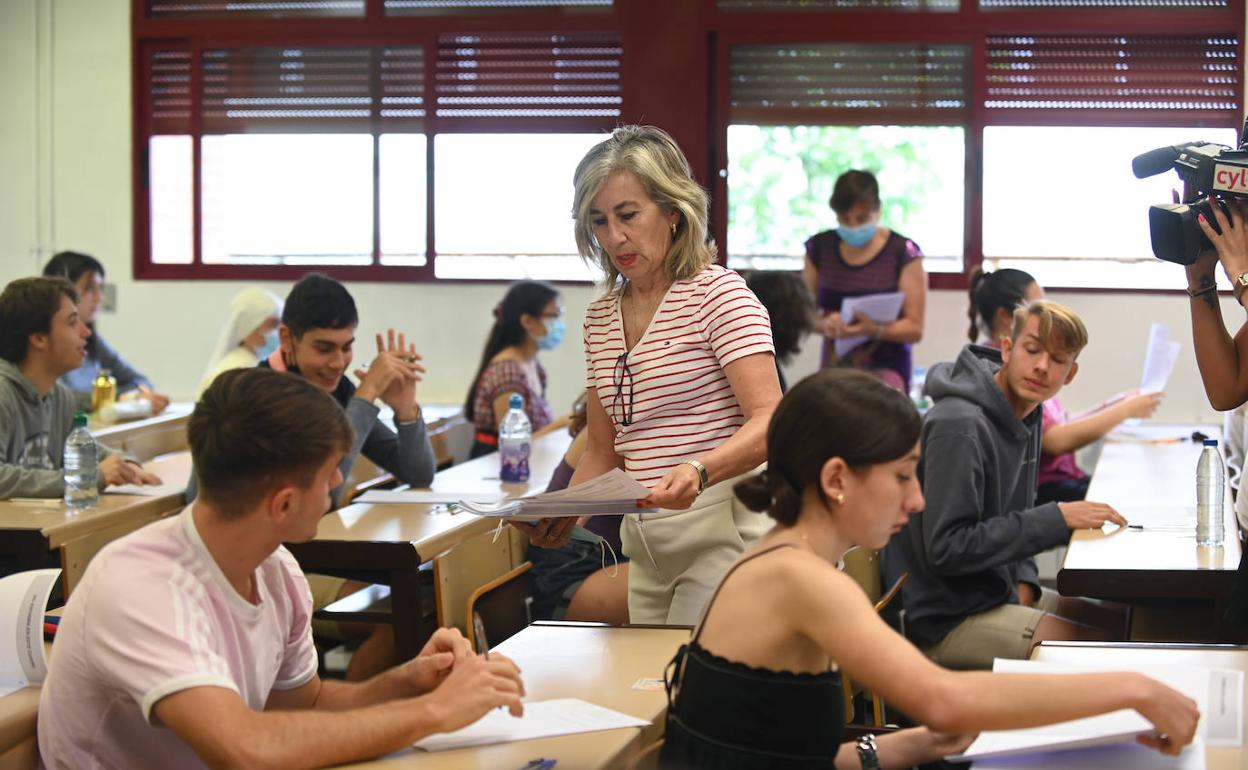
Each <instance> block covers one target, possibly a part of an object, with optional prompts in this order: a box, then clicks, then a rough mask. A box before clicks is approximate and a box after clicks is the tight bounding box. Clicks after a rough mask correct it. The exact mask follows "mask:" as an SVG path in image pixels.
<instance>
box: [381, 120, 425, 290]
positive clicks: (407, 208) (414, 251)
mask: <svg viewBox="0 0 1248 770" xmlns="http://www.w3.org/2000/svg"><path fill="white" fill-rule="evenodd" d="M380 152H381V164H380V165H381V264H383V265H409V266H410V265H417V266H418V265H423V264H425V243H426V237H427V234H426V230H427V224H426V220H427V219H428V217H427V216H426V214H427V211H428V197H427V196H426V195H425V190H426V178H425V176H426V174H425V169H426V168H427V167H428V165H429V164H428V163H426V160H425V135H424V134H382V136H381V144H380Z"/></svg>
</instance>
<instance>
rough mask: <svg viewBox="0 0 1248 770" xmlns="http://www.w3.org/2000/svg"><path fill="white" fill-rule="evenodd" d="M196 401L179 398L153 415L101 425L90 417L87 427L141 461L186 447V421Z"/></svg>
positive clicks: (105, 440)
mask: <svg viewBox="0 0 1248 770" xmlns="http://www.w3.org/2000/svg"><path fill="white" fill-rule="evenodd" d="M194 409H195V404H194V403H193V402H191V401H178V402H175V403H172V404H170V405H169V407H168V408H167V409H165V411H164V412H162V413H160V414H159V415H157V416H156V417H148V418H146V419H143V420H132V421H130V422H118V423H112V424H109V425H102V424H100V423H99V421H98V420H93V421H92V422H91V423H90V424H89V425H88V428H89V429H90V431H91V435H92V436H95V439H96V440H97V441H99V442H100V443H101V444H103V445H104V446H107V447H110V448H112V449H118V450H120V451H122V452H128V453H130V454H132V455H134V456H135V457H137V458H138V459H139V460H140V461H141V462H147V461H148V460H150V459H152V458H153V457H157V456H159V455H164V454H169V453H171V452H180V451H182V450H183V449H186V447H187V443H186V424H187V423H188V422H190V419H191V412H192V411H194Z"/></svg>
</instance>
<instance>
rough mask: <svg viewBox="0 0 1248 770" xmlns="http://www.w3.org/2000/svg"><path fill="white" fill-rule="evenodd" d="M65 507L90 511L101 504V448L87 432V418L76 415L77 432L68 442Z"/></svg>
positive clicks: (68, 438)
mask: <svg viewBox="0 0 1248 770" xmlns="http://www.w3.org/2000/svg"><path fill="white" fill-rule="evenodd" d="M63 468H64V471H65V505H66V506H67V507H69V508H90V507H92V506H93V505H95V504H96V503H98V502H99V500H100V484H99V482H100V447H99V444H96V443H95V439H94V438H92V437H91V434H90V433H89V432H87V414H86V412H78V413H77V414H75V415H74V429H73V430H72V431H70V434H69V436H68V437H67V438H66V439H65V456H64V464H63Z"/></svg>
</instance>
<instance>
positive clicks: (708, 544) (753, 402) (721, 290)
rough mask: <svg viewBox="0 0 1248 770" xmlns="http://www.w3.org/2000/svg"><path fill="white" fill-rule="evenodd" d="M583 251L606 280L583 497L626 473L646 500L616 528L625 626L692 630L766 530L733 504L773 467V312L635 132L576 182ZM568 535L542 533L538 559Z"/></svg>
mask: <svg viewBox="0 0 1248 770" xmlns="http://www.w3.org/2000/svg"><path fill="white" fill-rule="evenodd" d="M574 182H575V187H576V190H575V202H574V206H573V216H574V217H575V219H576V240H577V246H578V248H579V250H580V253H581V255H582V256H583V257H584V258H585V259H586V260H588V261H589V262H591V263H593V264H595V265H597V266H598V267H600V268H601V269H602V270H603V272H604V273H605V275H606V280H605V287H606V293H605V294H604V295H603V296H602V297H601V298H599V299H597V300H595V301H594V302H593V303H591V304H590V306H589V308H588V310H587V311H586V317H585V329H584V335H585V355H586V361H587V369H588V378H589V386H588V390H589V393H588V402H587V414H588V419H589V424H588V429H587V430H588V438H587V444H588V445H587V448H586V451H585V455H584V457H583V458H582V460H581V462H580V463H579V465H578V466H577V469H576V473H575V475H574V476H573V478H572V483H573V484H576V483H580V482H582V481H586V480H588V479H591V478H593V477H595V476H598V475H601V474H603V473H606V472H607V471H609V470H611V469H612V468H623V469H624V470H625V471H627V472H628V473H629V474H631V475H632V476H633V477H634V478H636V479H637V480H638V481H640V482H641V483H643V484H646V485H647V486H649V487H650V492H651V493H650V496H649V497H648V498H646V499H645V500H644V501H642V503H643V504H644V505H645V506H646V507H657V508H660V509H661V510H659V511H658V512H657V513H652V514H640V515H629V516H626V517H625V520H624V524H623V526H622V528H621V539H622V540H623V546H624V553H625V554H627V555H628V556H629V558H630V559H632V562H631V564H632V567H631V569H630V572H629V584H628V589H629V590H628V608H629V619H630V620H631V621H632V622H634V623H693V622H694V621H696V619H697V618H698V616H699V614H700V613H701V611H702V608H703V606H704V605H705V604H706V602H707V600H708V599H709V598H710V594H711V591H712V590H713V589H714V587H715V585H716V583H717V582H718V581H719V579H720V578H721V577H722V576H723V573H724V570H725V569H727V567H728V565H729V564H731V563H732V562H733V560H734V559H735V558H736V557H737V555H738V554H740V553H741V551H742V550H744V549H745V547H746V546H747V545H749V544H750V543H751V542H753V541H754V540H755V539H757V538H758V537H759V536H760V535H761V534H762V533H763V532H765V531H766V530H767V529H768V528H769V522H768V521H767V520H766V519H765V518H763V517H762V516H760V515H759V514H757V513H754V512H752V511H749V510H748V509H746V508H745V506H743V505H742V504H740V503H739V502H736V501H735V499H734V497H733V495H732V483H733V480H734V479H736V478H738V477H740V476H742V475H744V474H747V473H749V472H751V471H753V470H754V469H755V468H756V467H757V466H758V465H760V464H761V463H762V462H763V459H764V456H765V440H766V432H767V422H768V420H769V419H770V417H771V412H772V410H773V409H774V408H775V405H776V403H777V402H778V401H779V400H780V384H779V381H778V380H777V377H776V365H775V349H774V346H773V344H772V339H771V328H770V325H769V323H768V318H767V311H766V310H765V309H764V308H763V306H762V305H761V304H760V303H759V301H758V299H757V298H756V297H755V296H754V294H753V293H752V292H751V291H750V290H749V289H748V288H747V287H746V285H745V281H744V280H743V279H742V278H741V277H740V276H739V275H737V274H736V273H734V272H732V271H729V270H726V269H724V268H723V267H720V266H719V265H717V264H715V245H714V243H713V242H711V241H710V240H709V239H708V237H707V219H708V216H707V207H708V197H707V194H706V191H705V190H703V189H702V188H701V187H700V186H699V185H698V184H697V182H695V181H694V180H693V177H692V174H691V172H690V170H689V162H688V161H687V160H686V159H685V156H684V154H683V153H681V151H680V148H679V147H677V146H676V143H675V142H674V141H673V140H672V138H671V137H670V136H668V135H667V134H666V133H664V132H663V131H661V130H659V129H657V128H651V127H638V126H628V127H623V128H619V129H616V130H615V132H614V133H613V134H612V135H611V138H609V139H607V140H606V141H604V142H602V143H601V144H599V145H597V146H595V147H594V148H593V149H592V150H590V151H589V153H588V154H587V155H586V156H585V158H584V159H583V160H582V161H581V163H580V164H579V165H578V166H577V169H576V174H575V178H574ZM570 530H571V522H570V521H568V520H565V521H563V522H542V523H539V524H538V525H537V526H536V527H534V528H532V530H531V532H530V538H531V540H532V542H533V543H534V545H538V546H550V545H557V544H559V543H561V542H563V541H565V540H566V538H567V534H568V532H569V531H570Z"/></svg>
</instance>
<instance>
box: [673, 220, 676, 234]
mask: <svg viewBox="0 0 1248 770" xmlns="http://www.w3.org/2000/svg"><path fill="white" fill-rule="evenodd" d="M672 237H673V238H675V237H676V223H675V222H673V223H672Z"/></svg>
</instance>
